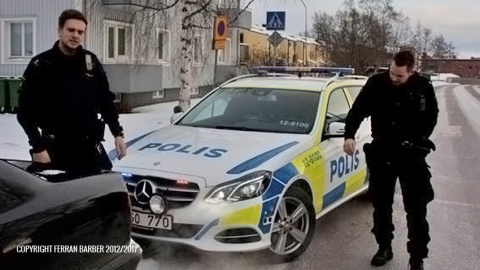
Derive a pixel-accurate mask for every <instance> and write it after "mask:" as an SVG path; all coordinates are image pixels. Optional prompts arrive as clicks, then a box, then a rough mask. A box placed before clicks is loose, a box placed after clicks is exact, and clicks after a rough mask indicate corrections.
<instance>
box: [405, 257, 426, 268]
mask: <svg viewBox="0 0 480 270" xmlns="http://www.w3.org/2000/svg"><path fill="white" fill-rule="evenodd" d="M408 270H423V260H422V259H415V258H410V261H409V263H408Z"/></svg>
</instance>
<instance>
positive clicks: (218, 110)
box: [193, 97, 230, 122]
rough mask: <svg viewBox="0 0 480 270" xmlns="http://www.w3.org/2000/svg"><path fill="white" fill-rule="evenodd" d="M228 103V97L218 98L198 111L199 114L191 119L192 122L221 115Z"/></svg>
mask: <svg viewBox="0 0 480 270" xmlns="http://www.w3.org/2000/svg"><path fill="white" fill-rule="evenodd" d="M229 102H230V97H220V98H218V99H215V100H214V101H213V102H211V103H210V104H208V106H206V107H205V108H203V110H201V111H200V113H199V114H198V115H197V116H196V117H195V118H194V119H193V122H198V121H200V120H204V119H209V118H213V117H216V116H221V115H223V114H224V113H225V109H226V108H227V105H228V103H229Z"/></svg>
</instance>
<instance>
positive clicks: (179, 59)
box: [87, 0, 255, 110]
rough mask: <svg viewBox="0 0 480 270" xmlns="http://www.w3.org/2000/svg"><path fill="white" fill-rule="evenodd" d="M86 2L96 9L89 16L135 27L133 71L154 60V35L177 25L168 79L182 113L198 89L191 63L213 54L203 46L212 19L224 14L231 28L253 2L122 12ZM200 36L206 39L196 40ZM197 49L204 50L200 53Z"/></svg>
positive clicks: (179, 2) (154, 0)
mask: <svg viewBox="0 0 480 270" xmlns="http://www.w3.org/2000/svg"><path fill="white" fill-rule="evenodd" d="M87 1H88V3H89V8H88V10H96V12H92V13H91V14H92V15H93V14H98V13H99V12H102V11H103V12H107V13H108V17H114V18H116V19H118V20H120V21H123V22H128V23H130V24H132V25H135V27H133V30H132V31H134V33H131V35H133V36H134V37H135V41H134V42H135V46H131V45H130V46H131V47H135V51H134V52H133V54H134V57H132V58H133V59H134V62H133V63H132V64H134V65H132V66H133V67H134V68H138V67H141V66H142V65H145V64H150V63H152V62H154V60H155V61H156V59H158V58H157V54H158V47H159V40H158V39H159V38H158V34H156V31H157V29H158V28H161V29H172V32H174V30H173V27H174V26H177V25H180V27H179V28H178V31H175V32H176V33H179V34H178V36H177V35H175V36H174V37H173V38H178V44H180V46H178V48H172V50H171V54H172V55H171V57H170V58H171V59H172V62H171V64H172V65H171V66H172V67H175V71H173V72H172V74H171V76H170V77H177V78H178V79H179V82H180V93H179V105H180V106H181V107H182V109H183V110H187V109H188V108H189V107H190V98H191V92H192V89H194V88H196V87H198V83H197V82H198V78H199V76H196V75H197V74H195V72H196V70H201V69H197V68H194V62H196V61H198V60H206V59H210V57H211V54H212V53H213V51H212V50H209V49H207V48H209V47H208V45H207V43H208V44H210V42H209V41H210V37H211V36H212V32H211V31H212V29H213V22H214V18H215V17H216V16H218V15H226V16H227V19H228V23H227V24H228V25H229V26H231V25H232V24H233V23H234V22H235V21H236V20H237V19H238V18H239V16H240V15H241V14H242V13H243V12H244V11H245V10H247V9H248V7H249V6H250V5H251V4H252V3H253V2H254V1H255V0H247V1H246V4H245V5H244V7H243V8H240V0H222V1H217V0H169V1H166V0H142V1H141V5H138V6H135V7H132V6H123V8H122V9H120V8H119V9H115V10H113V9H103V7H102V3H101V2H102V1H96V0H87ZM135 2H136V1H135ZM97 17H98V16H97ZM91 20H96V23H97V24H102V22H101V19H100V18H95V17H93V18H91ZM202 33H203V36H204V37H206V39H207V40H202V39H199V38H198V35H199V34H202ZM207 41H208V42H207ZM203 43H204V44H203ZM173 44H175V43H173ZM200 47H202V48H204V50H200V49H199V48H200ZM198 62H203V63H205V62H206V61H198ZM177 67H178V69H177ZM212 79H213V77H212Z"/></svg>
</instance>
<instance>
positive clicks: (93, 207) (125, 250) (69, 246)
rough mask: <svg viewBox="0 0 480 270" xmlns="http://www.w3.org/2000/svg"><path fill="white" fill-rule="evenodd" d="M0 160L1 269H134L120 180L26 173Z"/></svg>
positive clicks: (24, 167) (137, 251)
mask: <svg viewBox="0 0 480 270" xmlns="http://www.w3.org/2000/svg"><path fill="white" fill-rule="evenodd" d="M30 168H32V167H31V164H30V162H25V161H6V160H0V269H2V270H5V269H49V270H50V269H62V270H63V269H125V270H127V269H136V268H137V265H138V263H139V261H140V258H141V253H142V250H141V248H140V247H139V246H138V244H137V243H135V242H134V241H132V240H131V238H130V228H131V220H130V203H129V197H128V193H127V190H126V188H125V185H124V183H123V179H122V177H121V176H120V175H118V174H115V173H101V174H90V175H75V174H71V173H66V172H61V171H54V170H35V171H33V170H31V169H30Z"/></svg>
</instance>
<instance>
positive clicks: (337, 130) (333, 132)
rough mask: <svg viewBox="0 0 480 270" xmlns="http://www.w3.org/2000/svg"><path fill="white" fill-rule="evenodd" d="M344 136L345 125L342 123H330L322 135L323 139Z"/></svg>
mask: <svg viewBox="0 0 480 270" xmlns="http://www.w3.org/2000/svg"><path fill="white" fill-rule="evenodd" d="M344 135H345V123H343V122H331V123H329V124H328V126H327V130H326V132H325V134H324V136H325V138H327V139H329V138H343V136H344Z"/></svg>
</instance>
